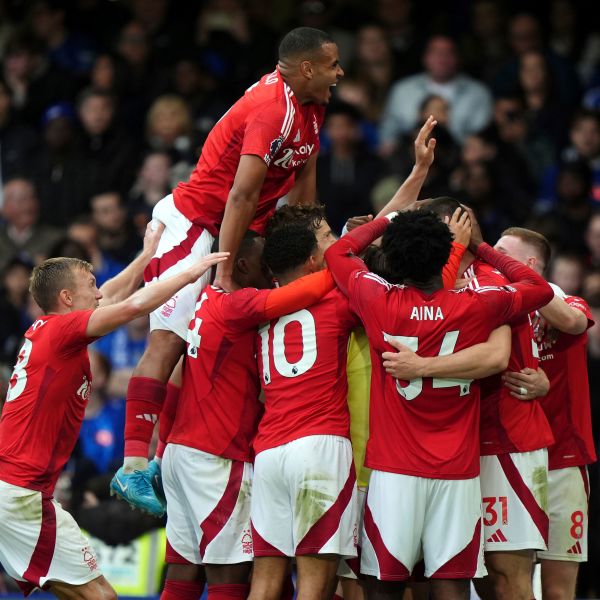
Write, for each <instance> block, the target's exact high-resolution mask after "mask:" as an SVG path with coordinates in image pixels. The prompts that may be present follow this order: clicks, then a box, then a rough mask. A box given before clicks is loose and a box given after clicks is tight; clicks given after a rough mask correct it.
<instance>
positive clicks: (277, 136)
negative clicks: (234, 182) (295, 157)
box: [240, 97, 294, 166]
mask: <svg viewBox="0 0 600 600" xmlns="http://www.w3.org/2000/svg"><path fill="white" fill-rule="evenodd" d="M293 110H294V109H293V107H292V105H291V101H289V98H287V97H286V108H284V107H283V106H280V105H279V104H276V103H273V104H268V105H266V106H261V107H259V108H258V109H256V110H254V111H252V112H251V113H250V114H249V115H248V117H247V118H246V123H245V128H244V141H243V142H242V148H241V150H240V155H243V154H254V155H256V156H258V157H259V158H260V159H262V160H263V161H264V162H265V163H266V164H267V166H269V165H270V164H271V161H272V160H273V159H274V158H275V156H277V153H278V152H279V150H280V149H281V147H282V146H283V142H285V140H286V139H287V136H288V135H289V134H290V131H291V123H292V122H293V120H294V116H293Z"/></svg>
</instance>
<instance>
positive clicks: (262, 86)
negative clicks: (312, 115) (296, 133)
mask: <svg viewBox="0 0 600 600" xmlns="http://www.w3.org/2000/svg"><path fill="white" fill-rule="evenodd" d="M292 96H293V92H292V90H291V88H290V86H289V85H287V83H285V81H283V79H282V78H281V74H280V73H279V72H278V71H277V70H275V71H273V72H272V73H268V74H267V75H264V76H263V77H261V78H260V79H259V80H258V81H257V82H256V83H255V84H253V85H251V86H250V87H249V88H248V89H247V90H246V92H245V94H244V96H243V97H242V99H243V100H244V101H245V102H246V104H247V105H248V108H249V110H252V109H260V108H266V105H268V108H269V110H270V111H275V112H276V113H277V112H282V111H288V110H292V109H293V103H292Z"/></svg>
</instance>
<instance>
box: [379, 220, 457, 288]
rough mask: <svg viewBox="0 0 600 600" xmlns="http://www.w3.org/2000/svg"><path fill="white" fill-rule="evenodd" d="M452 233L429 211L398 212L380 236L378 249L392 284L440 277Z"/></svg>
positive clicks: (445, 261) (419, 281)
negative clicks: (379, 247) (382, 256)
mask: <svg viewBox="0 0 600 600" xmlns="http://www.w3.org/2000/svg"><path fill="white" fill-rule="evenodd" d="M451 248H452V234H451V233H450V229H448V225H446V224H445V223H442V222H441V221H440V219H439V218H438V217H437V215H435V214H434V213H433V212H431V211H430V210H417V211H409V212H403V213H399V214H398V215H397V216H396V217H395V218H394V220H393V221H392V222H391V223H390V224H389V226H388V228H387V229H386V230H385V233H384V234H383V238H382V241H381V250H382V252H383V254H384V255H385V262H386V265H387V267H388V269H389V271H390V273H391V274H392V277H393V279H394V280H395V281H405V280H406V279H409V280H411V281H416V282H418V283H426V282H428V281H430V280H431V279H432V278H433V277H435V276H439V275H441V274H442V269H443V267H444V265H445V264H446V263H447V262H448V258H449V257H450V250H451Z"/></svg>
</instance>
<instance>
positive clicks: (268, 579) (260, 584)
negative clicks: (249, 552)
mask: <svg viewBox="0 0 600 600" xmlns="http://www.w3.org/2000/svg"><path fill="white" fill-rule="evenodd" d="M289 562H290V559H289V558H287V557H283V556H258V557H255V558H254V564H253V568H252V583H251V585H250V595H249V596H248V600H279V598H280V597H281V591H282V589H283V585H284V583H285V580H286V578H287V577H288V566H289Z"/></svg>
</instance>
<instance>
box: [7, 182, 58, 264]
mask: <svg viewBox="0 0 600 600" xmlns="http://www.w3.org/2000/svg"><path fill="white" fill-rule="evenodd" d="M2 195H3V197H4V204H3V206H2V218H3V219H4V222H3V223H0V271H2V270H3V269H4V268H5V267H6V265H7V264H8V263H9V262H10V261H11V260H12V259H13V258H14V257H16V256H20V257H24V258H25V259H27V260H29V261H31V262H33V263H38V262H40V261H41V260H43V259H44V258H46V257H47V256H48V251H49V250H50V248H51V247H52V246H53V245H54V244H55V243H56V242H57V241H58V239H59V238H60V237H61V236H62V234H61V232H60V231H59V230H57V229H56V228H54V227H52V226H50V225H46V224H45V223H43V222H41V221H40V218H39V216H40V206H39V201H38V197H37V194H36V190H35V187H34V185H33V182H31V181H30V180H28V179H12V180H10V181H7V182H6V183H5V184H4V188H3V191H2Z"/></svg>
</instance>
